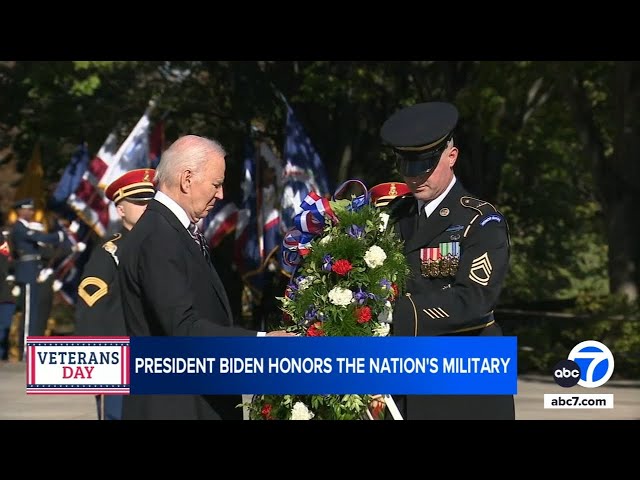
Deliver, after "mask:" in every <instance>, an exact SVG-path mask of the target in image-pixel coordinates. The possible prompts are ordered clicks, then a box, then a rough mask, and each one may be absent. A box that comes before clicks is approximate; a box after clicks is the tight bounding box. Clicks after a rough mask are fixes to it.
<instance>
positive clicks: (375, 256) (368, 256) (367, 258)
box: [364, 245, 387, 268]
mask: <svg viewBox="0 0 640 480" xmlns="http://www.w3.org/2000/svg"><path fill="white" fill-rule="evenodd" d="M386 258H387V254H386V253H384V250H383V249H382V248H380V247H379V246H378V245H373V246H371V247H369V250H367V251H366V252H365V254H364V263H366V264H367V266H368V267H369V268H376V267H379V266H380V265H382V264H383V263H384V261H385V259H386Z"/></svg>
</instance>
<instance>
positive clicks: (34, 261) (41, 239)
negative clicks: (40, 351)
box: [11, 199, 64, 351]
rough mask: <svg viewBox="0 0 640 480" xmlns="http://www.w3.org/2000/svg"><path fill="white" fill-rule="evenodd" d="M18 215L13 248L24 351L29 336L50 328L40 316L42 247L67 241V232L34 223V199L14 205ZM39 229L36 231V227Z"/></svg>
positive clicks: (21, 348)
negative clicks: (65, 236) (46, 229)
mask: <svg viewBox="0 0 640 480" xmlns="http://www.w3.org/2000/svg"><path fill="white" fill-rule="evenodd" d="M14 208H15V210H16V212H17V213H18V219H17V220H16V222H15V224H14V225H13V228H12V230H11V243H12V245H13V252H12V253H13V258H14V263H13V269H14V272H15V278H16V283H17V284H18V286H19V287H20V302H19V304H20V305H21V309H22V313H23V315H22V318H23V322H22V323H21V327H20V328H21V332H20V336H19V342H20V345H19V346H20V351H23V350H24V341H25V337H26V336H27V335H29V336H41V335H44V331H45V328H46V325H43V324H42V322H41V317H39V316H38V288H37V287H38V277H39V275H40V272H41V271H42V269H43V263H42V245H57V244H60V243H62V242H63V241H64V234H63V232H55V233H45V232H44V231H43V229H42V228H41V227H40V226H39V225H41V224H34V223H32V219H33V215H34V208H35V204H34V202H33V200H32V199H25V200H21V201H19V202H16V203H15V205H14ZM34 227H36V228H34Z"/></svg>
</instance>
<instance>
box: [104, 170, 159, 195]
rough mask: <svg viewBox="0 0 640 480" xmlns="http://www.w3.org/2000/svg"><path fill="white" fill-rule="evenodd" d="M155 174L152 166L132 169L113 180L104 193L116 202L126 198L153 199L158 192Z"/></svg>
mask: <svg viewBox="0 0 640 480" xmlns="http://www.w3.org/2000/svg"><path fill="white" fill-rule="evenodd" d="M155 174H156V171H155V170H154V169H152V168H139V169H137V170H130V171H128V172H127V173H125V174H123V175H121V176H120V177H118V178H117V179H115V180H114V181H113V182H111V183H110V184H109V186H108V187H107V188H106V189H105V192H104V193H105V195H106V196H107V198H108V199H109V200H111V201H112V202H114V203H118V202H119V201H120V200H122V199H125V198H127V199H130V200H151V199H152V198H153V196H154V195H155V193H156V189H155V186H154V184H153V180H154V178H155Z"/></svg>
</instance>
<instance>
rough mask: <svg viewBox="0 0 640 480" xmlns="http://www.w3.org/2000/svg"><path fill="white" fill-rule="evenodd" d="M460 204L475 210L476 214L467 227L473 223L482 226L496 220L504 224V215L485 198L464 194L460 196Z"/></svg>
mask: <svg viewBox="0 0 640 480" xmlns="http://www.w3.org/2000/svg"><path fill="white" fill-rule="evenodd" d="M460 204H461V205H462V206H463V207H467V208H470V209H472V210H475V212H476V214H475V215H474V216H473V218H472V219H471V222H470V223H469V227H471V225H472V224H474V223H475V224H476V225H479V226H481V227H484V226H485V225H487V224H488V223H491V222H497V223H499V224H502V223H504V224H505V225H506V221H504V222H503V220H504V217H503V216H502V214H501V213H500V212H499V211H498V209H497V208H496V207H494V206H493V205H492V204H490V203H489V202H487V201H485V200H480V199H479V198H475V197H469V196H464V197H461V198H460ZM477 219H480V220H479V221H478V222H477V223H476V220H477ZM467 230H468V228H467ZM466 235H467V233H466V232H465V236H466Z"/></svg>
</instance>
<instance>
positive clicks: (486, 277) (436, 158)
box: [380, 102, 515, 420]
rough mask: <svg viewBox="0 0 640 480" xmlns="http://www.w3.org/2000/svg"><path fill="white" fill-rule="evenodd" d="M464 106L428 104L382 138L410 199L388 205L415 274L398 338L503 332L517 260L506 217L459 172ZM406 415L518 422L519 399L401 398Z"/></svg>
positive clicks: (387, 126)
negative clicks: (499, 309)
mask: <svg viewBox="0 0 640 480" xmlns="http://www.w3.org/2000/svg"><path fill="white" fill-rule="evenodd" d="M457 122H458V110H457V109H456V107H455V106H454V105H452V104H450V103H446V102H428V103H421V104H417V105H413V106H410V107H407V108H404V109H402V110H400V111H398V112H396V113H394V114H393V115H392V116H391V117H390V118H389V119H388V120H387V121H386V122H385V123H384V124H383V126H382V128H381V131H380V135H381V137H382V140H383V142H384V143H386V144H387V145H389V146H391V147H392V148H393V150H394V152H395V154H396V156H397V159H398V160H399V168H400V171H401V174H402V175H403V178H404V180H405V182H406V183H407V185H408V186H409V188H410V189H411V192H412V193H413V195H409V196H404V197H400V198H397V199H395V200H393V201H391V202H390V203H389V205H388V206H387V207H386V208H387V209H388V211H389V212H390V215H391V221H392V222H393V223H394V224H395V225H396V228H397V230H398V231H399V233H400V235H401V237H402V238H403V239H404V241H405V254H406V255H407V258H408V261H409V264H410V267H411V270H412V274H413V275H412V276H411V278H410V279H409V280H408V282H407V294H406V295H405V296H403V297H401V298H399V299H398V301H397V302H396V306H395V310H394V314H393V324H392V328H393V335H403V336H418V335H420V336H431V335H478V336H501V335H502V330H501V328H500V326H499V325H498V324H497V323H496V321H495V319H494V316H493V308H494V307H495V305H496V303H497V301H498V298H499V295H500V292H501V290H502V286H503V283H504V280H505V277H506V275H507V271H508V267H509V257H510V240H509V230H508V226H507V221H506V219H505V217H504V216H503V215H502V214H501V213H500V212H499V211H498V210H497V209H496V208H495V207H494V206H493V205H491V204H490V203H489V202H487V201H484V200H482V199H479V198H476V197H474V196H473V195H471V194H470V193H469V192H468V191H466V190H465V188H464V187H463V186H462V184H461V183H460V181H459V180H458V179H457V178H456V175H455V173H454V166H455V164H456V160H457V159H458V148H457V147H456V144H455V142H454V129H455V127H456V125H457ZM394 399H395V400H396V403H398V404H399V406H400V409H401V411H402V412H403V414H404V418H406V419H409V420H411V419H514V418H515V408H514V400H513V396H512V395H458V396H456V395H409V396H398V397H397V398H396V397H394Z"/></svg>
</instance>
